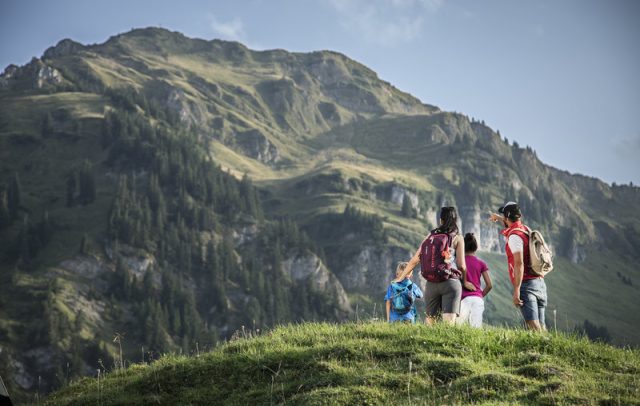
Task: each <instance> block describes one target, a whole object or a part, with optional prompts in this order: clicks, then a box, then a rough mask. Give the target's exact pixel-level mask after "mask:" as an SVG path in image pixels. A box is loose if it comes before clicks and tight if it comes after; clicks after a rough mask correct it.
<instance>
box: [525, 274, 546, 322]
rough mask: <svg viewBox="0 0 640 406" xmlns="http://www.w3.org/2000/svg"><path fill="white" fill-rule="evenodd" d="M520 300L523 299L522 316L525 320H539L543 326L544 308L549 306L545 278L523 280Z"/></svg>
mask: <svg viewBox="0 0 640 406" xmlns="http://www.w3.org/2000/svg"><path fill="white" fill-rule="evenodd" d="M520 300H522V303H523V304H522V307H520V311H521V312H522V317H524V319H525V320H538V321H539V322H540V325H541V326H542V327H544V326H545V323H544V310H545V307H546V306H547V285H546V284H545V283H544V279H543V278H535V279H529V280H526V281H522V285H521V286H520Z"/></svg>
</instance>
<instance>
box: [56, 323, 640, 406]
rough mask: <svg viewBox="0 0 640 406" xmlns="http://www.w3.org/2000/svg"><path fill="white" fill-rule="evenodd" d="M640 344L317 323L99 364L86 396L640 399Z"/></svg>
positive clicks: (152, 399) (62, 400) (178, 400)
mask: <svg viewBox="0 0 640 406" xmlns="http://www.w3.org/2000/svg"><path fill="white" fill-rule="evenodd" d="M639 365H640V352H638V351H637V350H629V349H619V348H614V347H611V346H608V345H605V344H598V343H592V342H589V341H587V340H585V339H579V338H576V337H572V336H566V335H563V334H558V335H556V334H551V333H549V334H540V335H539V334H531V333H528V332H525V331H515V330H508V329H502V328H490V329H485V330H473V329H470V328H450V327H446V326H437V327H435V328H428V327H425V326H423V325H417V326H412V325H397V324H396V325H388V324H382V323H363V324H352V323H347V324H341V325H334V324H313V323H306V324H301V325H291V326H286V327H279V328H277V329H275V330H273V331H271V332H269V333H266V334H263V335H257V336H253V334H249V333H247V334H246V335H242V334H241V335H240V336H239V337H238V339H236V340H233V341H231V342H229V343H227V344H224V345H221V346H220V347H218V348H216V349H215V350H213V351H212V352H209V353H205V354H200V356H198V357H184V356H175V355H167V356H165V357H163V358H161V359H160V360H158V361H156V362H154V363H152V364H150V365H148V364H135V365H131V366H129V367H128V368H126V369H124V370H116V371H111V372H109V373H108V374H104V371H102V372H101V374H102V375H101V377H100V378H99V379H98V378H85V379H81V380H79V381H77V382H74V383H73V384H71V385H70V386H69V387H67V388H64V389H62V390H60V391H59V392H57V393H55V394H53V395H52V396H51V397H49V398H48V399H46V401H45V404H49V405H84V404H103V405H112V404H113V405H115V404H131V405H133V404H151V403H154V404H156V403H157V404H230V405H231V404H312V405H322V404H341V405H353V404H369V405H383V404H386V405H388V404H514V403H517V404H537V405H539V404H554V405H555V404H584V405H591V404H607V405H609V404H611V405H617V404H624V405H632V404H640V401H639V400H638V399H639V396H640V369H639Z"/></svg>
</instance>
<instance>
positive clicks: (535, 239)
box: [489, 202, 553, 331]
mask: <svg viewBox="0 0 640 406" xmlns="http://www.w3.org/2000/svg"><path fill="white" fill-rule="evenodd" d="M498 212H499V213H500V214H496V213H492V214H491V216H490V217H489V220H490V221H492V222H494V223H495V222H498V221H500V222H502V224H503V225H504V230H502V231H501V234H502V235H504V236H505V238H506V240H507V243H506V247H505V250H506V253H507V262H508V264H509V278H510V279H511V283H512V285H513V304H514V305H515V306H516V307H518V308H519V309H520V311H521V312H522V316H523V317H524V320H525V323H526V327H527V328H528V329H530V330H536V331H541V330H546V327H545V308H546V306H547V285H546V284H545V281H544V277H545V275H546V274H548V273H549V272H551V270H553V262H552V260H553V258H552V255H551V251H550V250H549V247H548V246H547V244H546V243H545V241H544V238H543V237H542V235H541V234H540V232H539V231H535V230H531V229H530V228H529V227H527V226H525V225H524V224H523V223H522V221H521V217H522V213H521V212H520V207H519V206H518V204H517V203H516V202H508V203H506V204H504V205H503V206H502V207H500V208H499V209H498Z"/></svg>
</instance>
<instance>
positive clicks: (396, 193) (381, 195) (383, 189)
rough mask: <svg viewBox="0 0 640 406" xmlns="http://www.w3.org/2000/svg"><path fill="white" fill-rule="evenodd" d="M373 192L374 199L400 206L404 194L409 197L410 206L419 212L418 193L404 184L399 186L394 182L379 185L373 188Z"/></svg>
mask: <svg viewBox="0 0 640 406" xmlns="http://www.w3.org/2000/svg"><path fill="white" fill-rule="evenodd" d="M375 193H376V199H378V200H382V201H385V202H391V203H393V204H397V205H398V206H401V207H402V202H403V201H404V198H405V196H406V197H407V198H408V199H409V203H410V204H411V207H412V208H413V209H414V210H415V211H416V213H418V215H420V214H421V209H420V199H419V198H418V194H417V193H416V192H413V191H411V190H409V189H407V188H405V187H404V186H400V185H398V184H395V183H391V184H384V185H379V186H377V187H376V188H375Z"/></svg>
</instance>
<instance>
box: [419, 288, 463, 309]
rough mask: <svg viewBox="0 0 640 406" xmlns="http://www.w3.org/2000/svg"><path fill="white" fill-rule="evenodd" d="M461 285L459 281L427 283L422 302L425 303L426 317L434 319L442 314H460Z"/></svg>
mask: <svg viewBox="0 0 640 406" xmlns="http://www.w3.org/2000/svg"><path fill="white" fill-rule="evenodd" d="M461 297H462V284H461V283H460V280H459V279H449V280H446V281H444V282H427V288H426V289H425V292H424V300H425V302H427V316H429V317H435V316H438V315H439V314H442V313H455V314H460V298H461Z"/></svg>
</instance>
